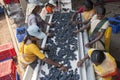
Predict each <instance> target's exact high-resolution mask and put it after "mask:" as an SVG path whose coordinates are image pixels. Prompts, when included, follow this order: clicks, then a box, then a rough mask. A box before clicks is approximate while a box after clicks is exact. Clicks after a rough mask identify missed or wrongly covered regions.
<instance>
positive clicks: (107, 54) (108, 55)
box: [105, 53, 115, 61]
mask: <svg viewBox="0 0 120 80" xmlns="http://www.w3.org/2000/svg"><path fill="white" fill-rule="evenodd" d="M105 55H106V56H107V57H108V58H110V60H112V61H115V59H114V58H113V57H112V56H111V55H110V53H105Z"/></svg>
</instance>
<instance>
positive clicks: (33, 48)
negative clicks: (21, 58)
mask: <svg viewBox="0 0 120 80" xmlns="http://www.w3.org/2000/svg"><path fill="white" fill-rule="evenodd" d="M29 49H30V52H31V53H33V54H34V55H36V56H37V57H38V58H39V59H41V60H42V61H44V62H46V63H48V64H51V65H55V66H56V67H58V68H60V69H61V70H62V71H66V70H67V68H66V67H64V66H62V65H61V64H59V63H57V62H54V61H52V60H51V59H49V58H46V57H45V55H44V54H43V53H42V52H41V51H40V50H39V48H38V47H37V46H36V45H34V44H33V45H31V46H30V47H29Z"/></svg>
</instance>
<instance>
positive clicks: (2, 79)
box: [0, 59, 16, 80]
mask: <svg viewBox="0 0 120 80" xmlns="http://www.w3.org/2000/svg"><path fill="white" fill-rule="evenodd" d="M0 80H16V66H15V64H14V62H13V60H12V59H10V60H7V61H4V62H1V63H0Z"/></svg>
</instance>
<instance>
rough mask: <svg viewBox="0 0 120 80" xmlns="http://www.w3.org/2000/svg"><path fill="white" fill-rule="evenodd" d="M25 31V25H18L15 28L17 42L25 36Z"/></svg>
mask: <svg viewBox="0 0 120 80" xmlns="http://www.w3.org/2000/svg"><path fill="white" fill-rule="evenodd" d="M26 34H27V32H26V27H25V26H22V27H18V28H17V29H16V37H17V40H18V42H22V41H23V39H24V37H25V36H26Z"/></svg>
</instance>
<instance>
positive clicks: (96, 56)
mask: <svg viewBox="0 0 120 80" xmlns="http://www.w3.org/2000/svg"><path fill="white" fill-rule="evenodd" d="M104 60H105V54H104V52H103V51H101V50H94V51H93V52H92V55H91V61H92V62H93V63H98V64H101V63H102V62H103V61H104Z"/></svg>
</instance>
